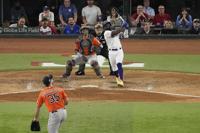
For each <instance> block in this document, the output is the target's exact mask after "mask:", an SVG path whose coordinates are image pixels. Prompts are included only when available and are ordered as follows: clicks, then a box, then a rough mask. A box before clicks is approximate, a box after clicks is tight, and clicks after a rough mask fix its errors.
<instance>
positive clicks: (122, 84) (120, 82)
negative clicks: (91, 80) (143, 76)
mask: <svg viewBox="0 0 200 133" xmlns="http://www.w3.org/2000/svg"><path fill="white" fill-rule="evenodd" d="M116 82H117V86H119V87H124V81H123V80H121V79H120V78H116Z"/></svg>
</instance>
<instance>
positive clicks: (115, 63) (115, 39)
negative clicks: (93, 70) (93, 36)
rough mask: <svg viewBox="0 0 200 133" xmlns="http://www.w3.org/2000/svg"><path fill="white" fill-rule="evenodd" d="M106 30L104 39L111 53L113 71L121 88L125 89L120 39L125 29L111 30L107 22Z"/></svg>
mask: <svg viewBox="0 0 200 133" xmlns="http://www.w3.org/2000/svg"><path fill="white" fill-rule="evenodd" d="M104 30H105V32H104V37H105V40H106V43H107V46H108V51H109V53H108V56H109V60H110V64H111V67H112V70H113V71H114V73H115V76H116V82H117V85H118V86H120V87H124V82H123V80H124V77H123V68H122V63H123V58H124V52H123V49H122V45H121V42H120V39H119V34H120V33H121V32H124V30H125V28H123V27H120V28H118V29H116V30H111V23H110V22H106V23H104Z"/></svg>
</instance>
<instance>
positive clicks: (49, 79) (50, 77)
mask: <svg viewBox="0 0 200 133" xmlns="http://www.w3.org/2000/svg"><path fill="white" fill-rule="evenodd" d="M42 82H43V84H44V85H45V86H47V87H48V86H50V84H51V83H53V75H51V74H49V75H48V76H44V78H43V80H42Z"/></svg>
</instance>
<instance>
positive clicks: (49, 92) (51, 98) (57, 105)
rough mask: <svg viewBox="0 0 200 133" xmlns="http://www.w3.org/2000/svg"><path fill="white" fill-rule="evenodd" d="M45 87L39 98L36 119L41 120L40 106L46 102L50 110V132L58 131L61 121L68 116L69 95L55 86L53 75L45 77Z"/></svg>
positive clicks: (56, 132)
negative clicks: (66, 107) (66, 106)
mask: <svg viewBox="0 0 200 133" xmlns="http://www.w3.org/2000/svg"><path fill="white" fill-rule="evenodd" d="M42 81H43V84H44V85H45V87H44V88H43V89H42V90H41V92H40V94H39V96H38V99H37V108H36V112H35V116H34V119H33V120H34V121H39V113H40V108H41V107H42V105H43V103H45V105H46V107H47V109H48V112H49V120H48V133H58V130H59V127H60V125H61V123H62V122H63V121H64V120H65V119H66V118H67V111H66V109H65V105H67V104H68V96H67V95H66V93H65V92H64V89H63V88H59V87H54V86H53V76H52V75H49V76H45V77H44V78H43V80H42Z"/></svg>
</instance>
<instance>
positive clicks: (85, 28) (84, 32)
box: [80, 26, 90, 35]
mask: <svg viewBox="0 0 200 133" xmlns="http://www.w3.org/2000/svg"><path fill="white" fill-rule="evenodd" d="M89 30H90V28H89V27H88V26H82V27H81V29H80V32H81V34H83V35H88V34H89Z"/></svg>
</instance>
